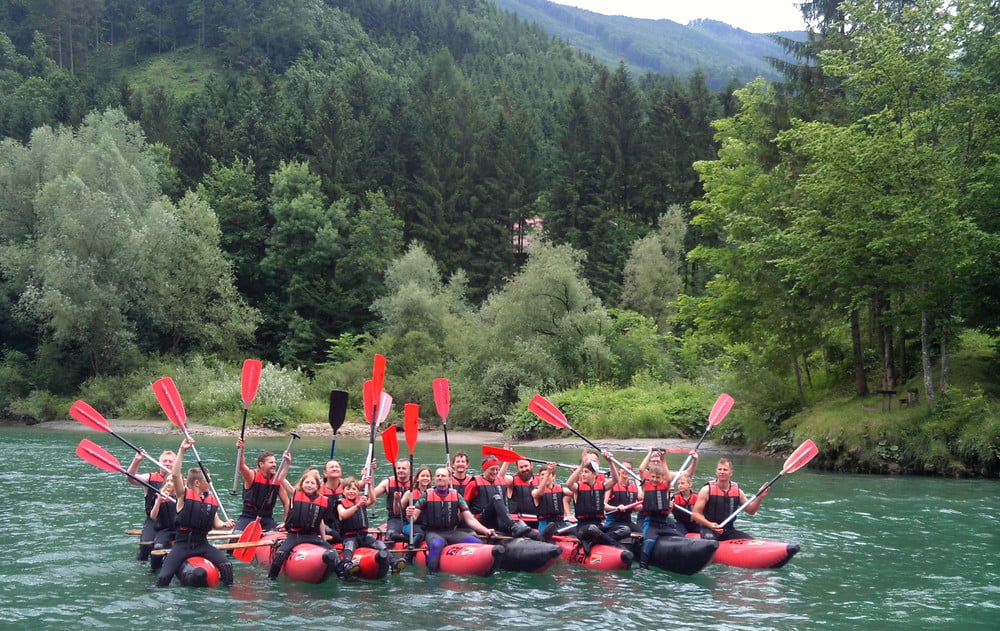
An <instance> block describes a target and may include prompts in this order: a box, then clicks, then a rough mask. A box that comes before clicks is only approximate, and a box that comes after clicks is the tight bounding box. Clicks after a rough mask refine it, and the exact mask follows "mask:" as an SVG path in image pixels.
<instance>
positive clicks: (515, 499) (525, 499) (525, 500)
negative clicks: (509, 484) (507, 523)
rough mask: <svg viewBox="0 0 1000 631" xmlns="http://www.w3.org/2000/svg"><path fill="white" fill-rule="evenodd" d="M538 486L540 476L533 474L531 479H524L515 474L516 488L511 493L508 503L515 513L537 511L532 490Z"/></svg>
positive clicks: (512, 512) (511, 510) (532, 512)
mask: <svg viewBox="0 0 1000 631" xmlns="http://www.w3.org/2000/svg"><path fill="white" fill-rule="evenodd" d="M537 487H538V476H537V475H533V476H531V479H529V480H523V479H522V478H521V476H519V475H515V476H514V488H513V489H512V490H511V493H510V500H508V505H509V507H510V512H511V514H513V515H519V514H522V513H528V514H534V513H535V499H534V498H533V497H531V492H532V491H534V490H535V488H537Z"/></svg>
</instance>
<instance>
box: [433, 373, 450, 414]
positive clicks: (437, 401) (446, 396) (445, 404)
mask: <svg viewBox="0 0 1000 631" xmlns="http://www.w3.org/2000/svg"><path fill="white" fill-rule="evenodd" d="M434 406H435V407H436V408H437V413H438V416H440V417H441V422H443V423H447V422H448V412H449V411H451V384H450V383H448V380H447V379H445V378H444V377H441V378H440V379H435V380H434Z"/></svg>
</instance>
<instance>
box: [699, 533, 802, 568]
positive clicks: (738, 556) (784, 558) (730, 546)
mask: <svg viewBox="0 0 1000 631" xmlns="http://www.w3.org/2000/svg"><path fill="white" fill-rule="evenodd" d="M688 537H691V538H695V539H698V538H700V536H699V535H697V534H695V533H689V534H688ZM798 551H799V544H797V543H785V542H784V541H771V540H769V539H730V540H728V541H720V542H719V549H718V550H716V552H715V556H714V557H712V563H722V564H724V565H732V566H734V567H745V568H751V569H768V568H770V569H774V568H779V567H781V566H783V565H784V564H786V563H788V562H789V561H791V560H792V557H793V556H795V555H796V553H798Z"/></svg>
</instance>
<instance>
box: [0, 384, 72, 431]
mask: <svg viewBox="0 0 1000 631" xmlns="http://www.w3.org/2000/svg"><path fill="white" fill-rule="evenodd" d="M71 404H72V400H71V399H69V398H67V397H60V396H56V395H54V394H51V393H49V392H46V391H43V390H32V391H31V392H30V393H28V396H26V397H24V398H21V399H15V400H13V401H11V403H10V405H9V406H8V410H9V414H10V416H12V417H13V418H16V419H19V420H21V421H23V422H25V423H27V424H28V425H34V424H35V423H43V422H45V421H54V420H56V419H60V418H65V416H66V410H68V409H69V407H70V405H71Z"/></svg>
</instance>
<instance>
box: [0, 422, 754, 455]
mask: <svg viewBox="0 0 1000 631" xmlns="http://www.w3.org/2000/svg"><path fill="white" fill-rule="evenodd" d="M109 422H110V423H111V427H112V429H114V430H115V431H116V432H118V433H120V434H157V435H161V434H172V435H176V436H177V438H178V440H180V438H182V437H183V434H182V433H181V430H180V429H178V428H177V427H175V426H174V425H172V424H171V423H170V422H169V421H149V420H110V419H109ZM187 426H188V431H190V432H191V435H192V437H194V438H195V439H196V440H197V438H198V437H199V436H210V437H225V436H231V437H233V438H237V437H238V436H239V435H240V430H239V429H230V428H226V427H218V426H215V425H204V424H199V423H190V422H189V423H188V424H187ZM0 427H8V428H10V427H22V428H26V429H41V430H55V431H76V430H80V429H81V428H82V427H83V426H82V425H80V423H78V422H76V421H72V420H59V421H45V422H42V423H36V424H33V425H25V424H22V423H4V424H0ZM293 429H294V431H295V432H296V433H298V434H299V435H300V436H302V437H303V438H324V437H325V438H332V437H333V432H332V431H331V429H330V426H329V424H327V423H302V424H300V425H297V426H296V427H295V428H293ZM289 431H292V430H288V431H283V430H273V429H268V428H266V427H259V426H250V425H248V426H247V429H246V435H247V436H248V437H267V438H278V437H282V436H288V432H289ZM368 436H369V426H368V425H367V424H366V423H358V422H347V423H344V424H343V425H342V426H341V427H340V429H339V430H338V431H337V438H354V439H367V438H368ZM420 442H424V443H442V444H443V443H444V432H443V431H441V430H440V429H430V428H423V427H422V428H420ZM448 442H449V443H452V444H455V445H494V446H499V445H503V444H505V443H508V444H510V445H512V446H517V447H529V448H530V447H538V448H546V449H576V450H582V449H585V448H588V445H587V444H586V443H584V442H583V441H581V440H579V439H576V438H570V437H566V438H540V439H535V440H524V441H515V440H513V439H511V438H510V437H509V436H504V434H502V433H500V432H488V431H480V430H465V429H459V430H450V431H449V432H448ZM696 442H697V440H695V439H686V438H608V439H602V440H601V441H599V443H598V444H599V445H600V446H601V447H602V448H607V449H610V450H612V451H614V450H616V449H641V448H645V447H651V446H655V447H674V448H679V447H694V444H695V443H696ZM698 451H699V453H703V454H705V453H708V454H722V453H726V454H749V453H753V452H752V451H751V450H749V449H745V448H741V447H735V446H732V445H718V444H716V443H713V442H712V441H709V440H706V441H705V442H703V443H702V444H701V447H700V448H699V450H698ZM637 453H638V452H637ZM761 455H763V454H761ZM640 457H641V456H640Z"/></svg>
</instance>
